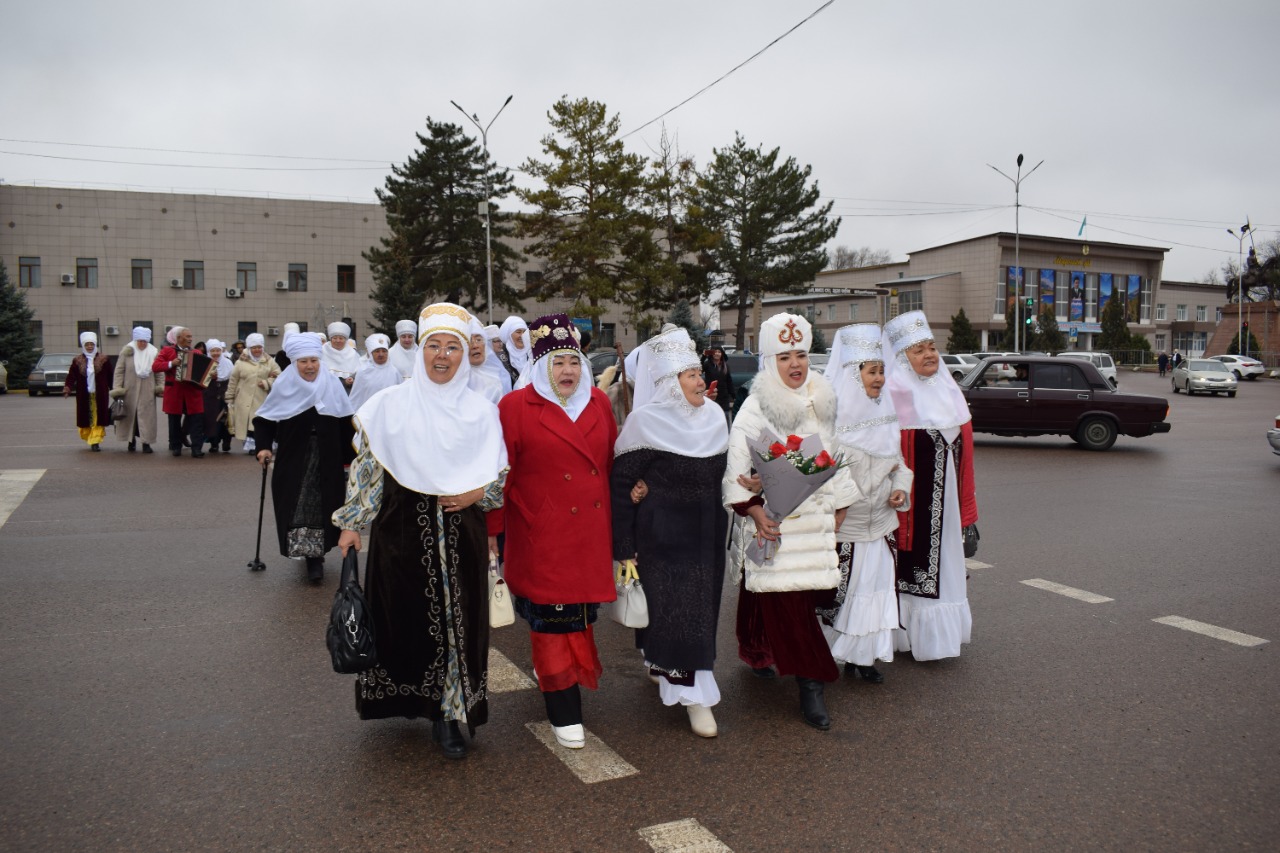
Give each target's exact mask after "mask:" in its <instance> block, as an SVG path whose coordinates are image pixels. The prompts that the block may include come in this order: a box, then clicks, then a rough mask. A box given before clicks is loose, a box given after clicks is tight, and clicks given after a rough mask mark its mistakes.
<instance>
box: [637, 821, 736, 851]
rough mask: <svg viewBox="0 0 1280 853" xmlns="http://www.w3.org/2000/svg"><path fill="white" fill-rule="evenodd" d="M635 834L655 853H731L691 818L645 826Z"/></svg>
mask: <svg viewBox="0 0 1280 853" xmlns="http://www.w3.org/2000/svg"><path fill="white" fill-rule="evenodd" d="M636 832H637V833H639V835H640V837H641V838H643V839H644V840H645V843H646V844H648V845H649V846H650V847H652V848H653V849H654V851H655V853H733V851H732V850H730V849H729V846H728V845H726V844H725V843H724V842H723V841H721V840H720V839H719V838H716V837H715V836H714V835H712V834H711V830H709V829H707V828H706V827H705V826H703V825H702V824H700V823H698V822H697V821H696V820H694V819H693V818H685V819H684V820H676V821H672V822H671V823H660V824H657V825H656V826H646V827H645V828H644V829H638V830H636Z"/></svg>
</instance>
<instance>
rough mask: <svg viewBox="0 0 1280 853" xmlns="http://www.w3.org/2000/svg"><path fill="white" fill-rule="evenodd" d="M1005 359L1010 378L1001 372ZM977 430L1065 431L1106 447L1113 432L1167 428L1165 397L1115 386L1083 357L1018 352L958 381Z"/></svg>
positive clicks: (997, 432) (1095, 446) (1011, 432)
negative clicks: (1134, 392)
mask: <svg viewBox="0 0 1280 853" xmlns="http://www.w3.org/2000/svg"><path fill="white" fill-rule="evenodd" d="M1004 365H1008V366H1009V368H1010V370H1012V371H1013V373H1014V378H1013V379H1006V378H1005V377H1004V374H1003V371H1002V369H1001V368H1002V367H1003V366H1004ZM960 390H961V392H962V393H963V394H964V396H965V399H966V400H968V401H969V411H970V412H972V414H973V429H974V431H975V432H986V433H991V434H993V435H1066V436H1070V437H1071V439H1072V440H1073V441H1075V442H1076V443H1077V444H1079V445H1080V446H1081V447H1084V448H1086V449H1087V450H1106V449H1108V448H1109V447H1111V445H1113V444H1115V441H1116V436H1117V435H1128V436H1133V437H1135V438H1141V437H1143V436H1147V435H1152V434H1154V433H1161V432H1168V431H1169V430H1170V428H1171V425H1170V424H1169V423H1168V422H1167V421H1166V420H1165V418H1167V417H1168V416H1169V401H1168V400H1166V399H1165V398H1163V397H1153V396H1151V395H1148V394H1126V393H1122V392H1120V391H1117V390H1115V389H1114V388H1113V387H1112V386H1111V383H1110V382H1108V381H1107V379H1106V377H1104V376H1103V375H1102V374H1101V373H1099V372H1098V368H1096V367H1094V366H1093V364H1092V363H1090V362H1088V361H1085V360H1083V359H1061V358H1049V357H1043V356H1019V357H1011V358H1008V359H1002V360H1000V361H996V360H993V359H987V360H985V361H983V363H982V364H981V365H980V366H979V367H978V369H976V370H974V371H973V372H972V373H970V374H969V375H968V376H966V377H965V378H964V379H963V380H962V381H961V382H960Z"/></svg>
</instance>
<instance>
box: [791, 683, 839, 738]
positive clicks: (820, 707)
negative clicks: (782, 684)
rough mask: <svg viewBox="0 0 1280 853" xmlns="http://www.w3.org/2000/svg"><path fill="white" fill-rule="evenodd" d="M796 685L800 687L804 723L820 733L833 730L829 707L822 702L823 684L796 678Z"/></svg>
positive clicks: (801, 711)
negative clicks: (828, 713) (828, 714)
mask: <svg viewBox="0 0 1280 853" xmlns="http://www.w3.org/2000/svg"><path fill="white" fill-rule="evenodd" d="M796 684H798V685H799V686H800V713H801V714H803V715H804V721H805V722H806V723H808V724H809V725H811V726H813V727H814V728H815V729H817V730H818V731H823V732H825V731H826V730H827V729H829V728H831V717H829V716H827V705H826V703H825V702H823V701H822V687H823V684H822V682H821V681H818V680H817V679H816V678H801V677H800V676H796Z"/></svg>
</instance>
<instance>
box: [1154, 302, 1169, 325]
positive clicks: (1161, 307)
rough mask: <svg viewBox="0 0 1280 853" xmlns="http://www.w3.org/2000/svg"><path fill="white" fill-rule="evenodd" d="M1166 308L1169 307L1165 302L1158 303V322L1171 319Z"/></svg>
mask: <svg viewBox="0 0 1280 853" xmlns="http://www.w3.org/2000/svg"><path fill="white" fill-rule="evenodd" d="M1166 308H1167V306H1166V305H1165V304H1164V303H1163V302H1157V303H1156V320H1157V321H1160V320H1167V319H1169V312H1168V311H1167V310H1166Z"/></svg>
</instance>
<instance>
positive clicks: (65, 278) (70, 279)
mask: <svg viewBox="0 0 1280 853" xmlns="http://www.w3.org/2000/svg"><path fill="white" fill-rule="evenodd" d="M62 283H63V284H75V283H76V277H75V276H73V275H72V274H71V273H69V272H68V273H63V274H62Z"/></svg>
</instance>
